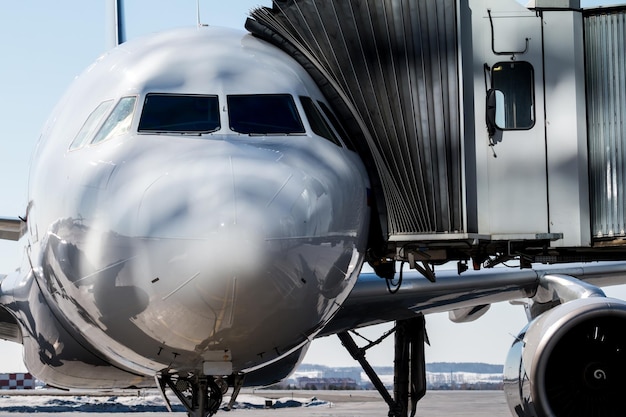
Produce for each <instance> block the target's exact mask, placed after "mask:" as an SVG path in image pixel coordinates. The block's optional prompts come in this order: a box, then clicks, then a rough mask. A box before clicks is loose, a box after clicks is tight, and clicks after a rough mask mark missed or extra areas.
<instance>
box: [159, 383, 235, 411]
mask: <svg viewBox="0 0 626 417" xmlns="http://www.w3.org/2000/svg"><path fill="white" fill-rule="evenodd" d="M158 382H159V386H160V388H161V393H162V395H163V397H164V398H165V400H166V402H167V404H168V409H169V410H170V411H171V407H170V406H169V400H168V399H167V396H166V395H165V387H166V386H167V387H168V388H169V389H171V390H172V391H173V392H174V394H176V397H178V399H179V400H180V402H181V403H182V404H183V406H184V407H185V409H186V410H187V415H188V416H189V417H210V416H212V415H214V414H215V413H217V411H218V410H219V407H220V405H221V404H222V397H223V394H224V391H225V390H224V387H223V386H220V384H218V383H217V382H216V380H215V379H214V378H213V377H211V376H195V375H192V376H189V377H180V376H178V375H169V374H164V375H161V376H159V377H158ZM226 389H228V386H227V385H226Z"/></svg>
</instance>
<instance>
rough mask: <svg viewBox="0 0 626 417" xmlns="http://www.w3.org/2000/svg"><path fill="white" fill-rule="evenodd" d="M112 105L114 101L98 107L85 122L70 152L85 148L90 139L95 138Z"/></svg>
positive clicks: (103, 103)
mask: <svg viewBox="0 0 626 417" xmlns="http://www.w3.org/2000/svg"><path fill="white" fill-rule="evenodd" d="M112 104H113V100H107V101H103V102H102V103H100V104H98V107H96V108H95V109H94V111H92V112H91V114H90V115H89V117H87V120H85V123H83V126H82V127H81V128H80V130H79V131H78V134H77V135H76V137H75V138H74V140H73V141H72V144H71V145H70V151H73V150H75V149H78V148H80V147H82V146H84V145H85V144H86V143H87V142H88V141H89V139H91V138H92V137H93V135H94V133H95V132H96V129H97V128H98V126H99V125H100V122H101V121H102V118H103V117H104V115H105V114H106V113H107V112H108V111H109V109H110V108H111V105H112Z"/></svg>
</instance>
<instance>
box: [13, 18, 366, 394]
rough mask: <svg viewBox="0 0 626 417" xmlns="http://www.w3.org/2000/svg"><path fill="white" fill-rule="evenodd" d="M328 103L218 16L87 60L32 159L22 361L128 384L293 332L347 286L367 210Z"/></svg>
mask: <svg viewBox="0 0 626 417" xmlns="http://www.w3.org/2000/svg"><path fill="white" fill-rule="evenodd" d="M325 106H326V105H325V100H324V98H323V97H322V95H321V93H320V92H319V90H318V89H317V87H316V86H315V84H314V82H313V81H312V80H311V79H310V78H309V76H308V75H307V74H306V73H305V72H304V70H303V69H302V68H301V67H300V66H299V65H298V64H296V63H295V62H294V61H292V60H291V58H290V57H289V56H287V55H286V54H284V53H282V52H280V51H278V50H277V49H276V48H274V47H271V46H269V45H267V44H265V43H264V42H262V41H260V40H258V39H255V38H253V37H252V36H250V35H244V34H242V33H240V32H235V31H230V30H223V29H216V28H201V29H186V30H178V31H172V32H167V33H164V34H158V35H153V36H150V37H146V38H143V39H140V40H137V41H133V42H129V43H127V44H123V45H122V46H120V47H118V48H116V49H114V50H113V51H111V52H109V53H107V54H106V55H104V56H103V57H102V58H100V59H99V60H98V61H97V62H96V63H95V64H93V65H92V66H91V67H90V68H88V69H87V70H86V71H85V72H84V73H83V74H82V75H81V76H79V77H78V78H77V80H76V81H75V82H74V84H73V86H72V87H71V88H70V90H69V91H68V93H67V94H66V95H65V97H64V98H63V99H62V100H61V102H60V104H59V105H58V107H57V109H56V110H55V111H54V113H53V115H52V116H51V118H50V120H49V121H48V123H47V124H46V126H45V127H44V130H43V133H42V136H41V139H40V142H39V144H38V147H37V149H36V151H35V154H34V156H33V161H32V169H31V176H30V185H29V208H28V212H27V216H28V232H27V235H26V237H25V239H26V240H27V248H28V249H27V254H28V262H29V264H28V267H26V268H23V271H24V272H23V274H22V277H21V278H20V279H21V280H23V285H22V287H21V288H24V290H23V291H22V292H20V291H17V290H16V291H15V295H14V298H15V302H16V305H17V304H19V302H21V301H23V302H30V303H31V305H32V304H37V305H38V307H37V308H35V309H33V310H32V312H30V313H25V311H24V309H20V308H16V309H15V314H16V315H18V316H19V319H20V320H21V321H22V325H23V327H24V328H26V329H28V330H27V331H26V332H24V334H23V337H24V346H25V349H26V354H25V357H26V361H27V366H28V367H29V369H31V370H32V371H33V372H34V373H35V374H38V375H37V376H40V377H41V378H42V379H44V380H47V381H49V382H50V383H52V384H55V385H61V386H72V385H73V384H74V382H73V378H74V375H78V376H81V375H82V376H84V374H85V369H83V368H81V366H82V365H81V363H87V365H85V366H87V368H89V367H91V368H90V369H92V370H97V369H105V368H107V366H110V367H111V369H114V371H111V376H109V374H107V372H108V371H104V372H101V373H100V375H99V378H97V380H96V379H94V381H93V383H92V384H89V383H87V384H85V381H81V382H80V383H78V382H76V383H75V384H74V385H76V386H83V387H85V386H89V385H92V386H98V387H105V386H122V385H125V384H126V385H141V384H142V383H144V382H146V381H147V380H144V379H142V378H143V377H148V378H150V377H151V376H153V375H155V374H157V373H159V372H177V373H181V372H197V371H199V370H200V371H202V372H204V373H206V374H209V375H219V374H224V375H226V374H230V373H231V372H233V373H240V372H246V371H247V370H252V369H255V368H257V367H260V366H263V365H264V364H267V363H270V362H272V361H275V360H279V359H280V358H283V357H285V356H286V355H288V354H290V353H293V352H296V351H297V350H298V349H301V348H303V347H305V346H306V345H307V344H308V343H309V342H310V341H311V340H312V339H313V337H314V336H315V335H316V334H317V333H318V332H319V331H320V330H321V329H322V328H323V326H324V325H325V324H326V323H327V322H328V321H329V320H330V318H331V317H332V316H333V315H334V313H335V312H336V311H337V309H338V308H339V307H340V306H341V304H342V302H343V301H344V300H345V298H346V297H347V295H348V294H349V292H350V290H351V289H352V287H353V285H354V283H355V281H356V278H357V275H358V272H359V270H360V267H361V265H362V262H363V258H364V250H365V244H366V239H367V225H368V219H369V207H368V204H367V190H368V186H369V184H368V178H367V174H366V171H365V168H364V167H363V164H362V162H361V161H360V159H359V158H358V156H357V155H356V153H354V152H353V151H351V150H349V149H348V148H346V146H345V145H344V143H343V142H342V141H341V139H340V137H339V134H338V132H337V130H335V128H333V127H332V122H331V121H330V119H329V117H328V114H327V113H325V112H327V111H329V110H328V109H327V108H326V107H325ZM28 269H30V272H29V273H27V272H26V270H28ZM53 325H54V326H60V327H61V329H62V330H51V329H52V327H53ZM42 346H47V348H46V349H42V348H41V347H42ZM71 346H73V348H71V349H70V347H71ZM64 350H65V351H64ZM69 350H71V351H72V353H71V354H70V353H69ZM83 351H84V352H85V353H80V352H83ZM81 355H82V356H81ZM87 356H89V357H93V358H92V359H91V363H90V361H89V360H85V358H86V357H87ZM70 364H74V365H73V366H74V369H75V370H74V371H71V372H69V371H67V369H69V368H70ZM64 365H66V366H65V367H64ZM118 369H119V371H117V370H118ZM124 375H128V379H126V380H124V378H125V377H124ZM142 381H143V382H142Z"/></svg>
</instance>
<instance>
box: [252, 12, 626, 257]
mask: <svg viewBox="0 0 626 417" xmlns="http://www.w3.org/2000/svg"><path fill="white" fill-rule="evenodd" d="M322 3H323V2H322V1H321V0H281V1H275V2H274V7H273V8H272V9H266V8H261V9H258V10H256V11H254V12H253V19H250V20H249V21H248V22H247V28H248V29H249V30H250V31H251V32H252V33H254V34H255V35H257V36H260V37H263V38H264V39H266V40H268V41H270V42H273V43H275V44H276V45H278V46H280V47H281V48H283V49H285V50H287V51H289V52H290V53H292V55H293V56H294V57H296V58H297V59H299V61H300V62H301V63H302V64H303V66H304V67H305V68H306V69H307V70H308V71H309V72H310V73H311V74H312V75H313V77H314V78H315V79H316V80H317V81H318V84H319V85H320V87H321V88H322V89H323V90H324V93H325V94H326V95H327V97H328V98H329V100H330V101H331V102H332V104H333V106H334V107H335V110H336V111H337V113H338V114H340V115H341V118H342V120H343V122H344V123H345V125H346V128H347V130H348V132H349V133H350V140H351V142H352V143H351V145H352V146H353V148H354V149H355V150H356V151H357V152H359V154H360V155H361V157H362V158H363V159H364V161H365V162H366V165H368V169H369V174H370V176H371V182H372V184H373V186H372V187H373V190H372V194H373V197H374V200H375V205H374V206H375V207H374V209H375V215H374V216H373V217H374V221H373V226H372V233H371V237H370V246H371V253H372V254H373V255H372V259H370V260H371V261H373V262H376V261H377V260H381V259H382V260H387V261H390V260H408V261H410V262H411V264H414V263H415V262H416V261H424V262H428V263H437V262H440V261H441V262H443V261H448V260H453V259H460V260H463V259H469V258H472V259H473V261H474V263H475V265H476V266H479V265H481V264H483V263H485V262H486V264H487V266H490V265H493V264H495V263H497V262H499V261H503V260H506V259H510V258H514V257H519V258H520V259H521V260H522V264H524V263H525V262H567V261H582V260H606V259H626V224H625V223H626V219H625V216H626V145H624V143H625V140H626V104H625V103H626V6H624V7H613V8H601V9H585V10H583V9H581V8H580V2H579V1H577V0H569V1H567V0H537V1H536V2H535V4H533V6H532V7H530V8H528V7H524V6H522V5H520V4H519V3H518V2H517V1H515V0H437V1H432V0H415V1H410V2H409V1H402V0H384V1H380V0H362V1H357V0H351V1H345V2H343V1H342V2H333V4H332V7H322V6H323V5H322Z"/></svg>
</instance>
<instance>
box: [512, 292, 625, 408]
mask: <svg viewBox="0 0 626 417" xmlns="http://www.w3.org/2000/svg"><path fill="white" fill-rule="evenodd" d="M504 389H505V394H506V397H507V401H508V403H509V407H510V408H511V411H512V413H513V415H515V416H518V417H531V416H532V417H544V416H567V417H577V416H585V417H590V416H602V417H611V416H618V415H619V416H623V415H624V407H625V404H626V401H625V400H626V397H625V396H626V302H624V301H621V300H616V299H611V298H605V297H591V298H584V299H579V300H574V301H569V302H567V303H564V304H561V305H559V306H557V307H554V308H553V309H551V310H548V311H546V312H544V313H543V314H541V315H539V316H538V317H537V318H535V319H534V320H533V321H531V322H530V323H529V324H528V325H527V326H526V327H525V328H524V329H523V330H522V332H521V333H520V334H519V336H518V337H517V338H516V340H515V342H514V343H513V345H512V347H511V350H510V351H509V354H508V357H507V360H506V364H505V368H504Z"/></svg>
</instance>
